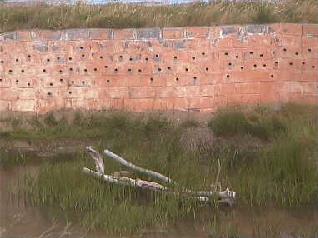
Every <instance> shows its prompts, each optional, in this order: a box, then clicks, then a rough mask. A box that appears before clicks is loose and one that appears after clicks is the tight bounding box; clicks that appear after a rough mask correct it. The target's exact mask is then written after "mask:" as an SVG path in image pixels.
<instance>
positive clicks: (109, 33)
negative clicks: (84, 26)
mask: <svg viewBox="0 0 318 238" xmlns="http://www.w3.org/2000/svg"><path fill="white" fill-rule="evenodd" d="M88 35H89V39H91V40H113V39H114V32H113V30H112V29H109V28H106V29H102V28H96V29H88Z"/></svg>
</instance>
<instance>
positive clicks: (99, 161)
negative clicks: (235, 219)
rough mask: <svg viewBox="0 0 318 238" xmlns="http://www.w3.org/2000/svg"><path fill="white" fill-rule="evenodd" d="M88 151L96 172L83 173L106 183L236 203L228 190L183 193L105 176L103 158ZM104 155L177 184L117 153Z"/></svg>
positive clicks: (145, 182) (97, 153)
mask: <svg viewBox="0 0 318 238" xmlns="http://www.w3.org/2000/svg"><path fill="white" fill-rule="evenodd" d="M86 150H87V152H88V154H89V155H90V156H91V157H92V159H93V160H94V162H95V166H96V171H93V170H91V169H89V168H86V167H84V168H83V172H84V173H86V174H89V175H92V176H94V177H98V178H100V179H102V180H103V181H105V182H108V183H112V184H118V185H122V186H129V187H135V188H141V189H147V190H150V191H160V192H165V193H170V194H174V195H177V194H179V195H182V196H184V197H190V198H193V199H195V200H198V201H200V202H209V201H212V200H214V198H217V199H218V200H219V201H220V202H222V203H227V204H228V205H230V206H232V205H233V204H234V201H235V197H236V192H233V191H230V190H229V189H228V188H227V189H226V190H225V191H191V190H189V189H181V191H180V192H179V191H175V190H172V189H170V188H169V187H166V186H164V185H161V184H159V183H156V182H150V181H145V180H142V179H132V178H129V177H117V176H116V177H115V176H112V175H106V174H104V162H103V158H102V156H101V155H100V154H99V152H97V151H96V150H94V149H93V148H92V147H91V146H89V147H86ZM104 154H105V155H107V156H108V157H109V158H111V159H112V160H114V161H116V162H118V163H119V164H121V165H123V166H125V167H127V168H129V169H131V170H134V171H137V172H140V173H144V174H146V175H148V176H149V177H152V178H154V179H158V180H160V181H161V182H165V183H167V184H176V183H175V182H173V180H172V179H171V178H169V177H166V176H164V175H162V174H161V173H158V172H155V171H151V170H148V169H144V168H142V167H139V166H136V165H134V164H133V163H130V162H128V161H127V160H125V159H124V158H122V157H120V156H118V155H116V154H115V153H113V152H111V151H109V150H104Z"/></svg>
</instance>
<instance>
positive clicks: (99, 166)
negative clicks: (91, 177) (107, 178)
mask: <svg viewBox="0 0 318 238" xmlns="http://www.w3.org/2000/svg"><path fill="white" fill-rule="evenodd" d="M86 150H87V152H88V154H89V155H90V156H91V157H92V159H93V160H94V162H95V166H96V171H97V172H98V173H102V174H104V161H103V157H102V156H101V155H100V153H98V152H97V151H96V150H94V149H93V147H91V146H87V147H86Z"/></svg>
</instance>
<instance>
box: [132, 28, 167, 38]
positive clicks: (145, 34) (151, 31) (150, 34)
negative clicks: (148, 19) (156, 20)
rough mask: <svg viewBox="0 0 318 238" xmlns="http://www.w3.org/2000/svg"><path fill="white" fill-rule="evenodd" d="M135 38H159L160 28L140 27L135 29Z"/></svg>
mask: <svg viewBox="0 0 318 238" xmlns="http://www.w3.org/2000/svg"><path fill="white" fill-rule="evenodd" d="M135 31H136V38H135V39H136V40H147V39H158V40H159V39H161V38H162V32H161V29H160V28H142V29H136V30H135Z"/></svg>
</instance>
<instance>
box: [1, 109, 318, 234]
mask: <svg viewBox="0 0 318 238" xmlns="http://www.w3.org/2000/svg"><path fill="white" fill-rule="evenodd" d="M28 120H29V122H28V123H30V124H29V126H30V125H32V128H29V129H25V128H24V129H23V128H19V125H23V123H18V125H17V127H16V128H15V129H14V130H13V131H11V132H8V133H7V134H5V136H6V138H7V139H9V140H10V139H11V140H14V139H17V138H19V139H21V138H28V139H29V140H42V139H49V140H60V139H63V138H64V139H65V138H68V139H71V138H82V139H86V138H94V139H95V144H94V146H95V147H96V148H98V149H100V150H101V149H104V148H108V149H110V150H112V151H114V152H116V153H117V154H120V155H122V156H123V157H124V158H127V159H129V160H130V161H132V162H133V163H135V164H138V165H141V166H143V167H145V168H150V169H152V170H155V171H159V172H161V173H163V174H165V175H168V176H170V177H171V178H172V179H173V180H175V181H178V183H179V184H180V187H189V188H191V189H197V190H201V189H202V190H209V189H211V184H214V183H215V180H216V174H217V164H218V161H220V163H221V176H220V180H219V182H221V183H222V185H223V186H229V187H230V188H231V189H233V190H235V191H237V192H238V194H239V200H238V204H237V206H239V207H262V208H266V207H273V206H274V207H289V208H295V207H311V206H313V207H314V206H315V204H317V202H318V183H317V181H318V168H317V164H318V156H317V155H318V149H317V148H318V146H317V145H318V108H317V106H306V105H295V104H287V105H284V106H282V107H281V108H279V109H277V108H276V109H275V110H274V109H273V108H271V107H256V108H252V109H242V108H228V109H226V110H222V111H219V112H218V113H217V114H216V115H215V116H214V117H212V118H211V120H209V122H208V123H204V122H198V121H196V120H187V121H179V122H175V121H172V120H169V119H167V118H166V117H164V116H150V117H145V118H140V117H133V116H130V115H129V114H125V113H110V114H108V115H107V116H105V115H100V114H98V113H97V114H91V115H84V114H82V113H80V112H78V113H77V114H76V116H74V118H73V120H71V121H70V120H66V119H63V118H59V119H57V118H56V117H55V116H54V115H53V114H49V115H47V116H46V117H44V118H35V119H28ZM196 131H199V134H198V135H199V136H198V135H197V134H196V133H195V132H196ZM203 132H204V133H203ZM200 135H201V136H200ZM203 137H204V138H203ZM5 161H7V160H5ZM5 161H4V162H3V163H5ZM104 161H105V165H106V166H105V167H106V173H107V174H111V173H112V172H114V171H118V170H120V169H121V168H120V167H119V166H118V165H117V164H114V162H112V161H109V160H107V159H105V160H104ZM24 163H27V162H25V160H24ZM83 166H88V167H91V168H93V167H94V165H93V164H92V161H90V159H89V157H88V156H87V155H86V154H85V153H83V152H81V151H79V152H78V154H77V155H74V159H71V160H58V161H54V160H52V161H47V162H45V163H42V164H41V166H40V170H39V173H38V175H37V176H31V175H28V176H27V177H23V178H21V181H20V186H19V188H18V189H17V191H16V192H15V195H14V196H15V197H20V198H21V199H22V200H24V202H27V203H28V204H31V205H34V206H40V207H44V208H48V207H49V208H54V209H55V211H58V212H56V214H55V215H56V216H62V217H64V218H65V219H66V220H76V221H80V222H81V224H82V225H83V226H85V227H87V228H89V229H105V230H107V231H108V232H114V233H129V232H135V231H138V230H140V229H142V228H144V227H148V226H154V225H155V224H157V225H161V226H165V225H167V223H170V224H171V223H173V222H175V221H176V220H179V219H183V218H189V217H192V218H195V219H198V215H197V214H199V213H200V209H202V205H200V204H198V203H197V202H195V201H192V200H191V199H182V198H180V197H178V196H167V195H163V194H159V193H149V192H142V191H136V190H134V189H129V188H120V187H116V186H110V185H108V184H105V183H103V182H101V181H98V180H96V179H94V178H90V177H86V176H85V175H84V174H82V172H81V169H82V167H83ZM136 176H141V177H142V175H136ZM145 179H147V178H145ZM176 189H178V188H176ZM206 208H209V209H211V214H212V213H215V214H217V210H218V209H217V208H218V204H217V203H212V204H210V206H205V209H206ZM209 219H213V216H211V217H210V218H209ZM205 222H206V221H205ZM210 222H211V223H213V220H210ZM231 232H232V231H231Z"/></svg>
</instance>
